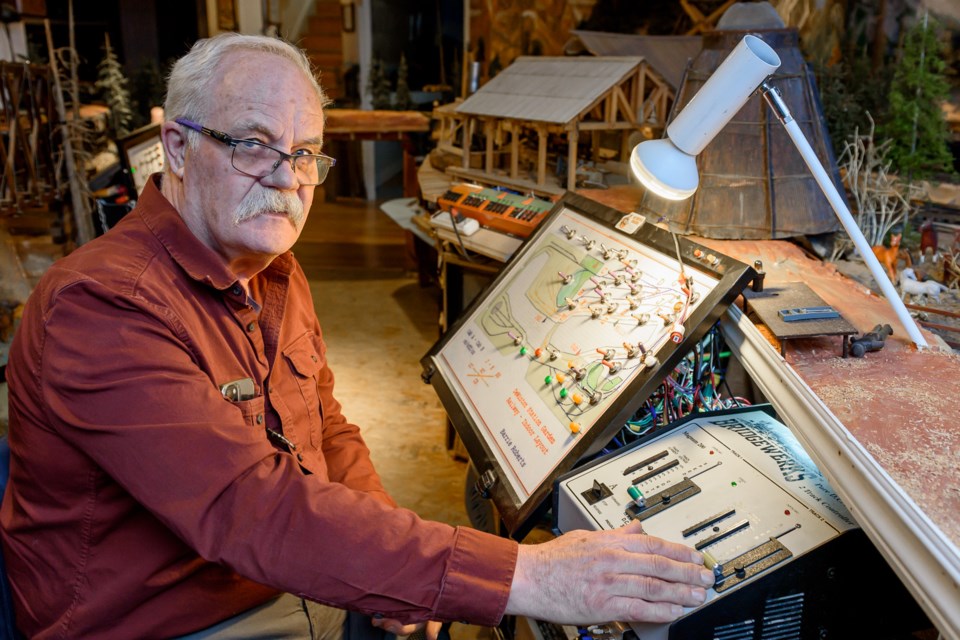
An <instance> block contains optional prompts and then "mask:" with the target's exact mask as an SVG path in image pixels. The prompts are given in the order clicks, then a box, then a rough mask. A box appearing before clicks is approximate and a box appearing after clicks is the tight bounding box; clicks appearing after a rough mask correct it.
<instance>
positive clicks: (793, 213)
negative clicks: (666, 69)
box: [639, 2, 844, 240]
mask: <svg viewBox="0 0 960 640" xmlns="http://www.w3.org/2000/svg"><path fill="white" fill-rule="evenodd" d="M763 5H766V3H762V2H761V3H755V4H754V5H746V6H747V8H750V7H755V6H756V7H762V6H763ZM738 6H740V5H738ZM774 15H775V14H774ZM776 22H777V23H778V24H774V25H773V26H772V27H771V28H768V29H762V30H757V29H753V28H751V29H749V30H741V29H739V28H737V29H727V28H724V21H723V20H721V22H720V28H718V29H717V30H716V31H711V32H708V33H707V34H705V35H704V37H703V47H702V50H701V51H700V54H699V55H698V56H697V57H696V58H695V59H694V60H693V61H692V62H691V64H690V66H689V68H688V69H687V72H686V75H685V77H684V81H683V84H682V87H681V89H680V90H679V92H678V94H677V100H676V102H675V104H674V109H673V113H672V114H671V119H672V118H673V117H675V116H676V114H678V113H679V112H680V110H681V109H682V108H683V107H684V106H685V105H686V104H687V103H688V102H689V101H690V100H691V99H692V98H693V96H694V95H695V94H696V93H697V91H698V90H699V89H700V87H702V86H703V84H704V83H705V82H706V81H707V79H708V78H709V77H710V76H711V75H712V74H713V72H714V71H715V70H716V69H717V67H718V66H720V63H721V62H723V60H724V59H725V58H726V57H727V55H728V54H729V53H730V51H732V50H733V48H734V47H735V46H736V45H737V43H739V42H740V40H741V39H742V38H743V36H745V35H746V34H747V33H750V34H753V35H755V36H757V37H759V38H761V39H762V40H763V41H764V42H766V43H767V44H769V45H770V46H771V47H773V49H775V50H776V52H777V54H778V55H779V56H780V60H781V63H782V64H781V66H780V68H779V69H778V70H777V71H776V72H775V73H774V74H773V75H772V76H771V78H770V82H771V84H772V85H773V86H775V87H777V88H778V89H780V91H781V93H782V95H783V99H784V101H785V102H786V103H787V106H788V107H789V108H790V110H791V112H792V113H793V117H794V119H795V120H796V121H797V123H798V124H799V126H800V128H801V130H802V131H803V133H804V135H805V136H806V137H807V139H808V141H809V142H810V145H811V146H812V147H813V149H814V151H816V153H817V156H818V157H819V159H820V161H821V163H822V164H823V166H824V167H825V168H826V170H827V173H828V174H829V175H830V176H831V177H832V179H833V182H834V184H835V185H836V187H837V190H838V191H839V192H840V193H841V194H843V193H844V188H843V185H842V182H841V180H840V173H839V170H838V168H837V162H836V159H835V157H834V155H833V150H832V148H831V144H830V136H829V133H828V132H827V128H826V124H825V122H824V118H823V108H822V106H821V104H820V99H819V92H818V90H817V87H816V82H815V80H814V77H813V74H812V72H811V71H810V70H809V68H808V67H807V64H806V62H805V61H804V59H803V56H802V54H801V52H800V48H799V46H798V34H797V31H796V29H785V28H782V27H783V23H782V22H780V21H779V18H776ZM768 24H769V22H768ZM697 164H698V167H699V169H700V188H699V189H698V190H697V192H696V194H694V196H693V197H691V198H689V199H688V200H684V201H680V202H670V201H667V200H664V199H662V198H659V197H658V196H656V195H654V194H652V193H649V192H648V193H647V194H645V195H644V197H643V200H642V201H641V204H640V209H639V212H640V213H642V214H644V215H647V216H651V215H652V216H653V217H654V218H655V219H657V218H660V217H663V218H665V219H666V220H668V221H669V222H670V223H671V228H672V229H674V230H676V231H678V232H680V233H685V234H696V235H701V236H704V237H707V238H718V239H747V240H761V239H781V238H789V237H794V236H801V235H814V234H820V233H827V232H831V231H835V230H837V229H838V228H839V222H838V220H837V217H836V215H835V214H834V212H833V210H832V209H831V208H830V205H829V203H828V202H827V200H826V198H825V197H824V195H823V193H822V192H821V190H820V188H819V186H818V185H817V183H816V181H815V179H814V178H813V175H812V174H811V173H810V171H809V169H808V168H807V166H806V164H804V162H803V158H802V157H801V156H800V153H799V152H798V151H797V149H796V147H795V146H794V145H793V142H792V141H791V140H790V138H789V136H788V135H787V133H786V131H785V129H784V128H783V126H782V125H781V124H780V122H779V121H778V120H777V117H776V115H775V114H774V113H773V112H772V110H771V109H770V108H769V107H768V106H767V104H766V102H765V101H764V99H763V97H762V96H760V95H759V93H757V94H754V95H753V96H752V97H751V98H750V100H749V101H748V102H747V104H746V105H744V107H743V108H742V109H741V110H740V111H739V113H737V115H735V116H734V117H733V119H732V120H731V121H730V123H729V124H728V125H727V126H726V127H725V128H724V129H723V130H722V131H721V132H720V133H719V134H718V135H717V136H716V137H715V138H714V139H713V141H712V142H711V143H710V144H709V145H707V147H706V148H705V149H704V150H703V152H701V153H700V155H699V157H698V158H697Z"/></svg>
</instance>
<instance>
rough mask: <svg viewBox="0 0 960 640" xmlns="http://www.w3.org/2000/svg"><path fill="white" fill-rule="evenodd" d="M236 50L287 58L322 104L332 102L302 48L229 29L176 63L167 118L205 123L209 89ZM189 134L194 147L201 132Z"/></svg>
mask: <svg viewBox="0 0 960 640" xmlns="http://www.w3.org/2000/svg"><path fill="white" fill-rule="evenodd" d="M233 51H262V52H264V53H271V54H274V55H278V56H280V57H282V58H286V59H287V60H289V61H290V62H292V63H294V64H295V65H296V66H297V68H299V69H300V70H301V71H302V72H303V75H304V77H305V78H306V79H307V80H308V82H309V83H310V85H311V86H312V87H313V89H314V91H315V92H316V94H317V98H319V99H320V103H321V104H322V105H323V106H326V105H327V104H329V102H330V100H329V99H328V98H327V95H326V94H325V93H324V91H323V89H322V88H321V87H320V83H319V82H318V81H317V76H316V73H315V72H314V69H313V66H312V65H311V64H310V60H309V59H308V58H307V56H306V55H305V54H304V53H303V51H302V50H301V49H299V48H297V47H295V46H293V45H292V44H290V43H289V42H286V41H285V40H281V39H279V38H271V37H269V36H260V35H246V34H240V33H234V32H226V33H220V34H218V35H216V36H213V37H212V38H205V39H203V40H198V41H197V42H196V44H194V45H193V47H192V48H191V49H190V51H189V52H187V54H186V55H185V56H183V57H182V58H180V59H179V60H177V62H176V64H174V65H173V69H172V70H171V71H170V77H169V78H168V80H167V97H166V100H165V101H164V105H163V109H164V118H165V119H166V120H174V119H176V118H188V119H190V120H193V121H195V122H199V123H203V122H204V120H205V119H206V117H207V116H208V114H209V110H210V108H211V107H212V106H213V105H211V104H210V101H209V97H208V96H209V95H210V89H211V88H212V87H213V86H214V84H215V83H216V82H218V81H219V80H220V78H221V77H222V73H221V72H220V70H219V69H218V67H219V66H220V63H221V62H222V61H223V58H224V57H225V56H226V55H227V54H229V53H231V52H233ZM187 134H188V137H187V144H188V145H190V146H194V147H195V146H196V144H197V141H198V140H199V138H200V134H199V133H197V132H195V131H192V130H188V132H187Z"/></svg>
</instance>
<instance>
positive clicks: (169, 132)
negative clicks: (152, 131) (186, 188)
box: [160, 120, 187, 180]
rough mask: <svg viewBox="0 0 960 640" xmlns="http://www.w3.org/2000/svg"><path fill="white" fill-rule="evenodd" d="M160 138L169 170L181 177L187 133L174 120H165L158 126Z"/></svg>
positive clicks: (185, 152)
mask: <svg viewBox="0 0 960 640" xmlns="http://www.w3.org/2000/svg"><path fill="white" fill-rule="evenodd" d="M160 139H161V140H162V141H163V152H164V154H166V158H167V165H168V166H169V167H170V172H171V173H172V174H173V175H175V176H177V177H178V178H180V179H181V180H182V179H183V165H184V160H185V157H186V154H187V133H186V131H184V130H183V127H182V126H181V125H179V124H177V123H176V122H172V121H169V120H168V121H167V122H164V123H163V126H161V127H160Z"/></svg>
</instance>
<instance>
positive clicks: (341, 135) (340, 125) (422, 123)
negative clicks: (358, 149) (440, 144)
mask: <svg viewBox="0 0 960 640" xmlns="http://www.w3.org/2000/svg"><path fill="white" fill-rule="evenodd" d="M325 113H326V116H327V121H326V124H325V125H324V128H323V135H324V136H325V137H326V138H327V139H329V140H398V141H400V143H401V144H402V145H403V195H404V196H409V197H414V196H416V195H417V194H418V192H419V187H418V186H417V162H416V153H415V149H414V144H413V137H412V136H413V135H414V134H420V133H426V132H428V131H430V118H429V117H428V116H427V115H426V114H425V113H422V112H420V111H382V110H361V109H327V110H326V111H325Z"/></svg>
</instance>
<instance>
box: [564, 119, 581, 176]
mask: <svg viewBox="0 0 960 640" xmlns="http://www.w3.org/2000/svg"><path fill="white" fill-rule="evenodd" d="M579 139H580V131H579V129H577V125H576V123H574V125H573V128H572V129H571V130H570V132H569V133H568V134H567V189H568V190H570V191H576V190H577V142H578V141H579Z"/></svg>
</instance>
